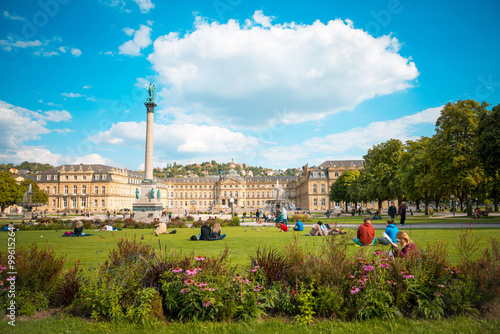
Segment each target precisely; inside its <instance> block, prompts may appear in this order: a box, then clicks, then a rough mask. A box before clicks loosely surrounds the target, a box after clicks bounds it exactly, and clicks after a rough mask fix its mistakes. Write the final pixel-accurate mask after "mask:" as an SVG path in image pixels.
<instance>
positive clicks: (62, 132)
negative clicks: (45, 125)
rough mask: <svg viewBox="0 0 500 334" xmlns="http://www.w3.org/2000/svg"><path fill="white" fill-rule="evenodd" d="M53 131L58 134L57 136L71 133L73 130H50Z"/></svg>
mask: <svg viewBox="0 0 500 334" xmlns="http://www.w3.org/2000/svg"><path fill="white" fill-rule="evenodd" d="M52 130H54V131H55V132H57V133H59V134H62V135H63V134H66V133H70V132H73V130H71V129H52Z"/></svg>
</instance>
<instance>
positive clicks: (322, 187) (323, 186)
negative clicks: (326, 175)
mask: <svg viewBox="0 0 500 334" xmlns="http://www.w3.org/2000/svg"><path fill="white" fill-rule="evenodd" d="M321 193H322V194H324V193H325V185H324V184H322V185H321Z"/></svg>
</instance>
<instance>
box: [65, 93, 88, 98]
mask: <svg viewBox="0 0 500 334" xmlns="http://www.w3.org/2000/svg"><path fill="white" fill-rule="evenodd" d="M61 95H62V96H64V97H70V98H75V97H84V96H85V95H82V94H80V93H62V94H61Z"/></svg>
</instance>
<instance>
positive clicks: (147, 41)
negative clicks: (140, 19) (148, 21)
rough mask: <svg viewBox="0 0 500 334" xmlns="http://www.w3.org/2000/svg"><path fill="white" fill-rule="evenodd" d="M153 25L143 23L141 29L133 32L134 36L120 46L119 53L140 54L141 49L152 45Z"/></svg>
mask: <svg viewBox="0 0 500 334" xmlns="http://www.w3.org/2000/svg"><path fill="white" fill-rule="evenodd" d="M151 30H152V29H151V27H148V26H146V25H143V24H141V26H140V28H139V30H135V31H134V32H133V34H134V38H133V39H132V40H130V41H127V42H125V43H123V44H122V45H120V46H119V48H118V49H119V53H120V54H125V55H129V56H139V55H140V54H141V50H142V49H144V48H146V47H148V46H149V45H151Z"/></svg>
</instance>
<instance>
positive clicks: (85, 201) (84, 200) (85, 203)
mask: <svg viewBox="0 0 500 334" xmlns="http://www.w3.org/2000/svg"><path fill="white" fill-rule="evenodd" d="M86 206H87V199H86V198H85V197H82V208H84V207H86Z"/></svg>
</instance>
